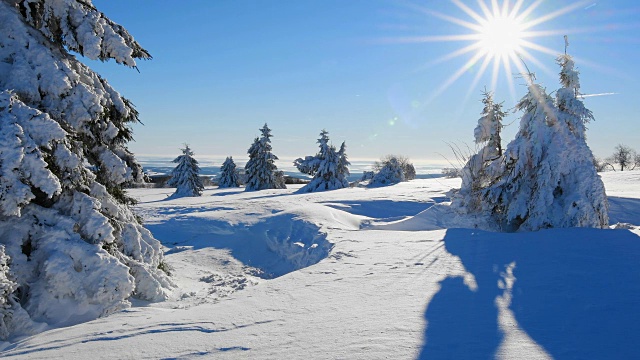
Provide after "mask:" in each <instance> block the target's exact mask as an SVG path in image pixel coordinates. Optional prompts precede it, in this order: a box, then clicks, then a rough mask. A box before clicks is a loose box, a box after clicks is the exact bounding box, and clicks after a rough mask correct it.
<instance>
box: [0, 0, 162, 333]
mask: <svg viewBox="0 0 640 360" xmlns="http://www.w3.org/2000/svg"><path fill="white" fill-rule="evenodd" d="M69 51H75V52H77V53H79V54H81V55H83V56H86V57H88V58H90V59H100V60H103V61H106V60H108V59H114V60H115V61H116V62H117V63H121V64H125V65H126V66H129V67H135V66H136V62H135V59H148V58H150V56H149V54H148V53H147V52H146V51H145V50H144V49H142V47H140V45H138V43H137V42H135V40H134V39H133V38H132V37H131V35H129V33H128V32H127V31H126V30H125V29H124V28H123V27H122V26H120V25H118V24H115V23H113V22H112V21H111V20H109V19H108V18H106V17H105V16H104V14H102V13H101V12H99V11H98V10H96V9H95V8H94V7H93V5H92V4H91V1H90V0H84V1H79V0H66V1H55V0H33V1H17V0H16V1H0V69H1V70H0V173H1V174H2V176H1V177H0V244H1V245H4V251H5V253H6V255H7V256H8V257H9V258H10V259H11V261H10V262H9V270H10V271H9V272H10V273H11V274H13V275H12V280H11V281H13V282H15V284H16V286H15V291H14V292H13V294H12V295H11V296H15V297H17V298H19V299H20V301H19V302H15V303H14V304H13V305H12V306H13V310H12V311H13V316H14V320H15V315H16V314H27V313H28V315H25V316H24V317H21V318H20V320H19V323H20V324H22V327H21V328H22V329H23V330H25V329H27V328H28V327H29V325H28V324H27V323H29V322H31V321H32V320H33V321H39V322H47V323H49V324H62V323H64V324H71V323H73V322H74V321H78V320H75V319H79V318H82V319H90V318H95V317H98V316H104V315H107V314H110V313H112V312H114V311H117V310H119V309H122V308H123V307H126V306H129V304H130V303H129V301H128V299H129V298H130V297H131V296H135V297H137V298H141V299H145V300H154V301H155V300H162V299H164V298H166V296H167V289H169V288H170V287H171V283H170V281H169V280H168V278H167V277H166V275H165V274H164V273H163V272H162V271H161V270H159V267H162V264H163V255H162V250H161V246H160V243H159V242H158V241H157V240H156V239H154V238H153V236H152V235H151V233H150V232H149V231H148V230H146V229H144V228H143V227H142V226H141V225H140V224H139V223H138V220H137V218H136V216H135V215H134V214H133V212H132V211H131V209H130V208H129V206H128V204H130V203H131V202H132V200H131V199H129V198H128V197H127V196H126V195H125V193H124V191H123V185H124V184H126V183H127V182H133V181H139V180H141V179H142V174H143V173H142V168H141V167H140V165H138V164H137V162H136V161H135V158H134V156H133V155H132V154H131V152H130V151H129V150H128V149H127V147H126V146H127V143H128V141H130V140H131V139H132V132H131V128H130V124H131V123H132V122H136V121H138V113H137V111H136V110H135V108H134V107H133V106H132V104H131V103H130V102H129V101H128V100H126V99H125V98H123V97H122V96H120V94H118V92H116V91H115V90H114V89H113V88H112V87H111V86H110V85H109V84H108V83H107V82H106V80H104V79H103V78H101V77H100V76H99V75H98V74H96V73H94V72H93V71H91V70H90V69H89V68H88V67H87V66H86V65H84V64H83V63H81V62H79V61H78V60H77V59H76V58H75V57H74V56H73V55H71V54H70V53H69ZM86 163H88V164H89V165H91V167H90V168H87V167H85V164H86ZM25 310H26V312H25ZM29 318H30V319H29ZM14 323H15V321H14ZM9 331H19V330H16V329H13V330H12V329H9ZM25 331H26V330H25Z"/></svg>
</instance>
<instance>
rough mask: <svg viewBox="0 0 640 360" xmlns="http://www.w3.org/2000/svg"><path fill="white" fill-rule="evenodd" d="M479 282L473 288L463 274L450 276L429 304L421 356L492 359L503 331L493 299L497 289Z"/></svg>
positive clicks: (421, 357)
mask: <svg viewBox="0 0 640 360" xmlns="http://www.w3.org/2000/svg"><path fill="white" fill-rule="evenodd" d="M483 285H484V284H482V285H480V288H479V289H478V290H477V291H472V290H471V289H469V287H468V286H467V285H466V284H464V282H463V279H462V277H448V278H446V279H444V280H442V281H441V282H440V286H441V289H440V291H439V292H438V293H437V294H436V295H435V296H434V298H433V299H432V300H431V302H430V303H429V305H428V307H427V311H426V313H425V318H426V320H427V322H428V324H427V331H426V333H425V337H426V344H425V346H424V347H423V349H422V351H421V353H420V355H419V356H418V359H421V360H422V359H425V360H426V359H469V358H474V359H490V358H492V356H493V354H494V353H495V352H496V349H497V348H498V346H499V345H500V341H501V339H502V334H500V332H499V330H498V324H497V322H496V319H497V317H498V311H497V309H496V307H495V305H494V304H493V300H494V299H495V297H496V296H497V295H498V292H497V291H495V290H494V289H491V288H490V287H486V286H483Z"/></svg>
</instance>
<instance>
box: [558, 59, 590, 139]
mask: <svg viewBox="0 0 640 360" xmlns="http://www.w3.org/2000/svg"><path fill="white" fill-rule="evenodd" d="M556 61H557V63H558V65H560V68H561V70H560V84H561V85H562V87H561V88H560V89H558V91H557V92H556V103H557V105H558V110H559V111H558V120H559V121H563V122H565V123H566V124H567V126H568V127H569V130H570V131H571V133H572V134H573V135H574V136H576V137H579V138H582V139H584V138H586V131H587V127H586V123H588V122H590V121H591V120H593V113H592V112H591V111H590V110H589V109H587V108H586V107H585V106H584V103H583V102H582V100H580V98H579V97H578V96H579V94H580V79H579V77H578V75H579V74H580V73H579V72H578V71H577V70H575V69H574V67H575V63H574V61H573V58H572V57H571V56H570V55H568V54H566V53H565V54H563V55H560V56H558V58H557V59H556Z"/></svg>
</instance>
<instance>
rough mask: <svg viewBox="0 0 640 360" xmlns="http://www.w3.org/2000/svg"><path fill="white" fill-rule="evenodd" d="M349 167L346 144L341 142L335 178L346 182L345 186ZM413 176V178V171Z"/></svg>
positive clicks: (347, 181)
mask: <svg viewBox="0 0 640 360" xmlns="http://www.w3.org/2000/svg"><path fill="white" fill-rule="evenodd" d="M349 166H351V163H350V162H349V158H348V157H347V143H346V142H344V141H343V142H342V145H340V150H338V170H337V173H338V175H337V177H338V180H339V181H342V182H343V183H344V182H346V183H347V186H348V185H349V180H348V177H349V175H351V173H350V172H349ZM412 166H413V165H412ZM413 174H414V176H415V169H414V171H413Z"/></svg>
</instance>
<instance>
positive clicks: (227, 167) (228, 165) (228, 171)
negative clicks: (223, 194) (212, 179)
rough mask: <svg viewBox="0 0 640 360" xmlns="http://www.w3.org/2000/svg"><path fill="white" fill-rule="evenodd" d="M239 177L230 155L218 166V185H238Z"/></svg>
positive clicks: (227, 186)
mask: <svg viewBox="0 0 640 360" xmlns="http://www.w3.org/2000/svg"><path fill="white" fill-rule="evenodd" d="M239 186H240V178H239V177H238V170H237V169H236V163H235V162H234V161H233V158H232V157H231V156H229V157H227V158H226V159H225V160H224V163H222V166H221V167H220V179H219V180H218V187H221V188H229V187H239Z"/></svg>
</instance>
